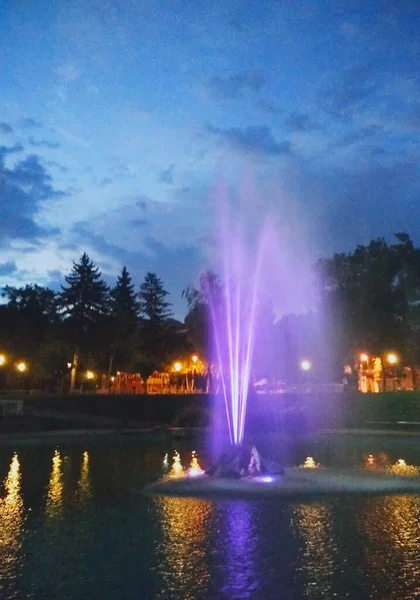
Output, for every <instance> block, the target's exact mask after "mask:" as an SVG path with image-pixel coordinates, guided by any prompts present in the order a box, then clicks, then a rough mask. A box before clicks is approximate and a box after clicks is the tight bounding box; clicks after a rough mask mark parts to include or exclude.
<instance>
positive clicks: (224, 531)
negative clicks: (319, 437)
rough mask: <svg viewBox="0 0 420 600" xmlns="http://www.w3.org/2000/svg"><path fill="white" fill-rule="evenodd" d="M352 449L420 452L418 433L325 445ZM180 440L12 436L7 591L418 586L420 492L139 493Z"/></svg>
mask: <svg viewBox="0 0 420 600" xmlns="http://www.w3.org/2000/svg"><path fill="white" fill-rule="evenodd" d="M398 444H400V446H398ZM343 448H344V449H345V452H344V455H345V456H347V457H348V460H350V461H356V460H361V459H362V455H363V453H370V452H376V451H377V452H379V451H380V450H382V451H385V452H388V456H389V457H390V459H392V460H397V458H400V457H403V458H405V459H407V457H410V462H411V463H412V464H413V462H414V460H416V456H417V460H418V462H417V464H420V449H418V448H417V444H413V443H411V444H410V445H409V447H405V450H403V448H404V446H402V445H401V443H399V442H398V443H397V442H395V441H392V443H391V442H388V443H387V442H386V441H384V440H381V441H379V442H375V443H373V442H372V443H370V442H369V440H366V441H363V442H362V443H360V442H359V443H358V444H355V443H354V442H353V441H349V440H345V439H344V438H343V439H341V441H340V442H339V443H338V444H337V443H336V442H331V441H330V442H329V443H328V444H322V445H321V446H318V447H317V448H315V449H314V450H315V451H316V452H317V453H318V455H319V457H320V458H321V457H322V458H323V460H324V461H327V459H328V461H329V462H333V463H334V461H335V460H336V462H339V463H340V462H341V463H342V462H343ZM179 449H180V451H181V454H182V453H183V452H184V454H183V456H185V457H186V456H187V454H186V452H187V450H189V448H188V447H185V448H182V447H181V448H179ZM190 449H191V448H190ZM172 450H173V448H172V447H171V445H170V444H168V445H165V444H164V443H160V444H154V445H151V444H150V443H146V442H144V441H143V442H142V441H135V440H126V441H124V442H123V441H118V440H116V439H110V438H109V439H107V440H104V439H102V440H96V441H95V442H92V441H90V442H89V443H85V444H84V445H82V444H80V443H73V444H71V445H70V444H67V445H66V444H65V443H60V445H59V446H55V447H54V446H51V445H45V444H44V445H43V446H41V447H40V446H36V445H24V446H21V447H16V448H11V447H9V448H6V447H3V448H2V449H1V451H0V477H1V479H2V480H4V485H3V488H2V491H1V500H0V578H1V584H0V589H1V594H0V597H1V598H2V599H9V598H19V599H20V598H33V599H34V600H35V599H36V600H54V599H62V600H68V599H90V598H92V599H98V600H99V599H107V598H115V599H125V598H127V599H148V598H150V599H162V600H163V599H165V600H166V599H168V600H171V599H173V600H195V599H196V600H206V599H211V600H213V599H216V600H217V599H224V598H226V599H230V600H232V599H240V598H243V599H255V600H265V599H267V600H269V599H276V600H277V599H278V600H282V599H284V600H288V599H290V600H292V599H293V600H296V599H299V598H311V599H317V598H320V599H321V598H322V599H328V598H355V599H363V598H378V599H389V598H396V599H399V600H403V599H405V598H413V599H414V598H419V597H420V497H418V496H395V497H393V496H387V497H381V498H369V497H365V498H358V499H357V498H356V499H355V498H351V499H348V500H346V499H343V498H341V499H340V500H334V499H328V500H326V501H323V502H319V501H317V502H315V503H308V504H302V503H299V504H285V503H281V502H275V501H264V500H262V501H237V500H235V501H233V500H224V501H206V500H197V499H183V498H149V497H146V496H142V495H141V494H139V493H138V492H139V490H140V489H141V487H142V485H143V484H144V483H145V482H147V481H151V480H153V479H154V478H156V477H158V476H160V474H161V465H162V459H163V456H164V454H165V452H171V451H172ZM315 458H316V459H317V458H318V456H315ZM407 462H408V461H407Z"/></svg>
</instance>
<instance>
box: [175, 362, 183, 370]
mask: <svg viewBox="0 0 420 600" xmlns="http://www.w3.org/2000/svg"><path fill="white" fill-rule="evenodd" d="M174 369H175V371H176V372H177V373H179V372H180V370H181V369H182V364H181V363H180V362H176V363H175V364H174Z"/></svg>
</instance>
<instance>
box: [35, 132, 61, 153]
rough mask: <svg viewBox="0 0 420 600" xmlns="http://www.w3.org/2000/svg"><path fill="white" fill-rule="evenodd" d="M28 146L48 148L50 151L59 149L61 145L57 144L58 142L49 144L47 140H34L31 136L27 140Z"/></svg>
mask: <svg viewBox="0 0 420 600" xmlns="http://www.w3.org/2000/svg"><path fill="white" fill-rule="evenodd" d="M28 144H29V145H30V146H34V147H35V148H48V149H50V150H54V149H56V148H60V146H61V144H59V143H58V142H50V141H48V140H35V139H34V138H33V136H32V135H31V136H30V137H29V138H28Z"/></svg>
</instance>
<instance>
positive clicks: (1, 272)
mask: <svg viewBox="0 0 420 600" xmlns="http://www.w3.org/2000/svg"><path fill="white" fill-rule="evenodd" d="M16 271H17V266H16V263H15V262H14V261H10V262H5V263H0V277H7V276H8V275H12V274H13V273H15V272H16Z"/></svg>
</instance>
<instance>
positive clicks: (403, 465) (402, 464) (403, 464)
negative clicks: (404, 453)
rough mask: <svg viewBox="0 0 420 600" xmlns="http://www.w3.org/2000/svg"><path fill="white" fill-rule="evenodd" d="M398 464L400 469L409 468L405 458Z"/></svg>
mask: <svg viewBox="0 0 420 600" xmlns="http://www.w3.org/2000/svg"><path fill="white" fill-rule="evenodd" d="M397 462H398V466H399V467H406V466H407V463H406V462H405V460H404V459H403V458H399V459H398V461H397Z"/></svg>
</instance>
